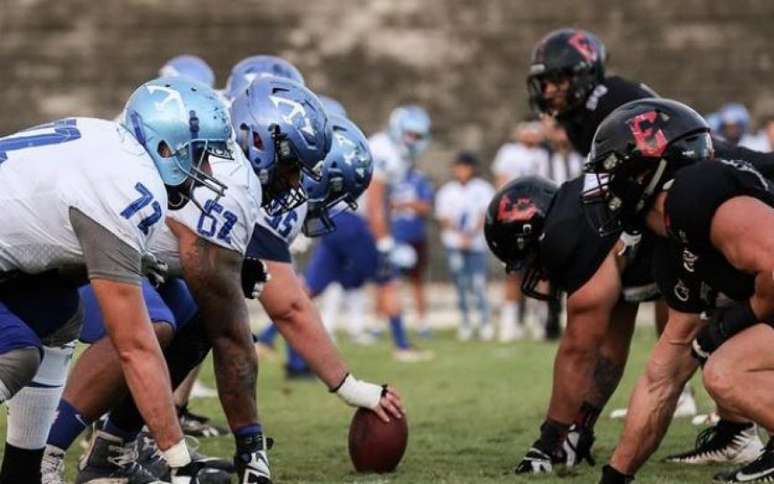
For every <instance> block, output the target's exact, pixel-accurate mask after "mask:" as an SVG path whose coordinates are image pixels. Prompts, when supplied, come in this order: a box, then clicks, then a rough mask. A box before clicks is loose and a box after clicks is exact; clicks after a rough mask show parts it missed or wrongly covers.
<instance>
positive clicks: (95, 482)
mask: <svg viewBox="0 0 774 484" xmlns="http://www.w3.org/2000/svg"><path fill="white" fill-rule="evenodd" d="M137 457H138V455H137V447H136V445H135V443H134V442H123V441H122V440H121V439H120V438H118V437H116V436H114V435H110V434H108V433H106V432H103V431H101V430H98V431H97V432H96V433H95V434H94V440H92V442H91V447H90V448H89V450H88V452H87V453H86V455H85V456H84V458H83V460H81V462H80V464H79V465H78V477H77V478H76V479H75V484H89V483H91V484H101V483H110V484H164V481H162V480H160V479H158V478H157V477H156V476H154V475H153V474H151V473H150V472H148V471H147V470H146V469H145V468H144V467H142V466H141V465H139V464H138V463H137Z"/></svg>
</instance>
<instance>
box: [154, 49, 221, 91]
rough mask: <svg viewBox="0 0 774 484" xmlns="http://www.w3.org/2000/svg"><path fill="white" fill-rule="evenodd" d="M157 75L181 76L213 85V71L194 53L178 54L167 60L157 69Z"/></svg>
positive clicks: (209, 85)
mask: <svg viewBox="0 0 774 484" xmlns="http://www.w3.org/2000/svg"><path fill="white" fill-rule="evenodd" d="M159 77H182V78H185V79H189V80H192V81H197V82H201V83H202V84H206V85H207V86H208V87H213V86H214V85H215V73H213V72H212V69H211V68H210V66H209V65H207V63H206V62H204V59H202V58H201V57H197V56H195V55H187V54H184V55H179V56H176V57H173V58H171V59H169V60H168V61H167V63H166V64H164V65H163V66H161V69H160V70H159Z"/></svg>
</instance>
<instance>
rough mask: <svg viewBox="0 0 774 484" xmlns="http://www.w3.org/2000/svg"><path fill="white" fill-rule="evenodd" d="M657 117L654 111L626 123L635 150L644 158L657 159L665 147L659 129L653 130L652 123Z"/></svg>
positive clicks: (639, 115)
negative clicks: (632, 138)
mask: <svg viewBox="0 0 774 484" xmlns="http://www.w3.org/2000/svg"><path fill="white" fill-rule="evenodd" d="M657 117H658V113H657V112H656V111H648V112H646V113H642V114H638V115H637V116H635V117H633V118H631V119H630V120H628V121H627V122H626V124H628V125H629V129H630V130H631V131H632V136H634V141H635V142H636V143H637V149H639V150H640V153H642V154H643V155H645V156H651V157H658V156H661V155H662V154H663V153H664V150H665V149H666V147H667V139H666V136H664V132H663V131H661V128H658V130H655V126H654V122H655V121H656V118H657Z"/></svg>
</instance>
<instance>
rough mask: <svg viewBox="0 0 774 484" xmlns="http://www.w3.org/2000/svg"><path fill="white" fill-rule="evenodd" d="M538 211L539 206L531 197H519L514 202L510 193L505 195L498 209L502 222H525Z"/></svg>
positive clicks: (498, 217)
mask: <svg viewBox="0 0 774 484" xmlns="http://www.w3.org/2000/svg"><path fill="white" fill-rule="evenodd" d="M536 213H537V207H536V206H535V204H534V203H532V200H530V199H529V198H519V199H517V200H516V203H513V202H512V201H511V199H510V198H509V197H508V195H503V198H501V199H500V205H499V207H498V210H497V220H499V221H500V222H525V221H527V220H529V219H531V218H532V216H533V215H535V214H536Z"/></svg>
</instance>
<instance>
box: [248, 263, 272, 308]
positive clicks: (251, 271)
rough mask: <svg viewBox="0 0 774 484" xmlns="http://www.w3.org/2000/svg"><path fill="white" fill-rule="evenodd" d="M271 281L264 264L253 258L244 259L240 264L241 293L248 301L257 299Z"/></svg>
mask: <svg viewBox="0 0 774 484" xmlns="http://www.w3.org/2000/svg"><path fill="white" fill-rule="evenodd" d="M270 280H271V274H269V271H268V269H267V268H266V264H264V262H263V261H262V260H261V259H256V258H255V257H245V260H244V261H243V262H242V291H244V293H245V297H246V298H248V299H258V298H259V297H261V293H263V288H264V286H265V285H266V283H267V282H269V281H270Z"/></svg>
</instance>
